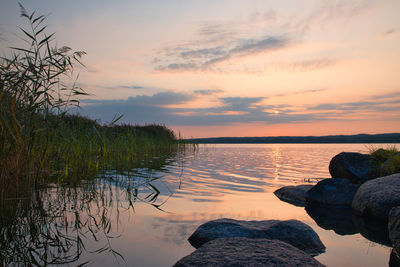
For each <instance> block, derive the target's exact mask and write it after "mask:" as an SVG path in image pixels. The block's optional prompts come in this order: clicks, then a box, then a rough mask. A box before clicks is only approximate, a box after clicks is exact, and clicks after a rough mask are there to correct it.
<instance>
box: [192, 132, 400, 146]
mask: <svg viewBox="0 0 400 267" xmlns="http://www.w3.org/2000/svg"><path fill="white" fill-rule="evenodd" d="M187 141H188V142H193V143H198V144H348V143H400V133H388V134H357V135H328V136H269V137H214V138H194V139H187Z"/></svg>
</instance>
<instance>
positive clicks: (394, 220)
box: [388, 207, 400, 256]
mask: <svg viewBox="0 0 400 267" xmlns="http://www.w3.org/2000/svg"><path fill="white" fill-rule="evenodd" d="M388 230H389V238H390V241H392V244H393V250H394V251H395V253H397V255H398V256H400V207H395V208H392V209H391V210H390V212H389V223H388Z"/></svg>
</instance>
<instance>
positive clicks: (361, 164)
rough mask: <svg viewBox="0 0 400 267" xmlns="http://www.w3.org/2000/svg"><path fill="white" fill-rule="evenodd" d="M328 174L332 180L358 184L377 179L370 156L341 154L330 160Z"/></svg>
mask: <svg viewBox="0 0 400 267" xmlns="http://www.w3.org/2000/svg"><path fill="white" fill-rule="evenodd" d="M329 172H330V174H331V176H332V177H334V178H346V179H348V180H349V181H351V182H352V183H355V184H360V183H364V182H366V181H368V180H370V179H374V178H376V177H377V173H376V171H375V169H374V168H373V160H372V158H371V156H370V155H367V154H360V153H354V152H342V153H340V154H338V155H336V156H334V157H333V158H332V159H331V162H330V163H329Z"/></svg>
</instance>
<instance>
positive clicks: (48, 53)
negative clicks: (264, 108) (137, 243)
mask: <svg viewBox="0 0 400 267" xmlns="http://www.w3.org/2000/svg"><path fill="white" fill-rule="evenodd" d="M20 10H21V17H22V18H23V19H25V20H26V21H27V23H28V27H27V28H26V29H24V28H20V29H21V31H22V34H23V36H24V37H23V40H24V41H25V43H26V46H25V47H11V50H10V53H9V57H1V58H0V188H1V189H0V190H1V192H0V194H1V196H0V201H1V203H3V201H4V200H5V198H18V197H23V196H21V194H22V193H21V192H25V191H26V190H23V189H20V188H31V187H35V186H36V185H38V184H46V183H48V182H50V181H51V182H57V183H68V184H76V183H79V182H80V181H81V180H90V179H95V178H96V177H98V176H99V175H100V174H101V173H105V172H107V171H109V170H116V171H119V172H127V171H130V170H131V169H132V166H133V165H134V163H135V162H136V161H138V160H142V161H143V160H144V161H146V160H148V159H150V158H152V157H157V156H158V155H159V154H162V153H165V152H167V151H171V150H177V149H180V148H181V147H182V145H183V144H182V142H180V141H179V140H177V138H176V137H175V135H174V133H173V132H172V131H171V130H169V129H168V128H166V127H165V126H162V125H147V126H134V125H116V122H117V120H114V121H113V122H112V123H110V124H108V125H100V124H99V123H98V122H97V121H95V120H91V119H89V118H85V117H83V116H80V115H72V114H70V110H71V107H76V106H79V97H80V96H82V95H86V93H85V91H84V90H83V89H82V88H79V87H78V86H76V80H77V76H78V75H77V74H76V73H75V72H74V69H75V68H76V66H78V65H83V64H82V63H81V57H82V56H83V55H84V54H85V52H83V51H76V52H74V51H72V49H71V48H69V47H66V46H63V47H61V48H59V47H57V46H55V45H53V43H54V40H55V39H54V38H55V34H54V33H51V34H47V33H46V25H45V21H46V17H45V16H36V15H35V13H34V12H33V13H30V14H29V13H28V12H27V11H26V9H25V8H24V7H23V6H22V5H21V4H20Z"/></svg>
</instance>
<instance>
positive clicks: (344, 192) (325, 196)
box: [306, 178, 358, 208]
mask: <svg viewBox="0 0 400 267" xmlns="http://www.w3.org/2000/svg"><path fill="white" fill-rule="evenodd" d="M357 188H358V186H357V185H355V184H352V183H351V182H350V181H349V180H347V179H343V178H329V179H324V180H322V181H319V182H318V183H317V184H316V185H315V186H314V187H313V188H311V189H310V190H309V191H308V192H307V193H306V201H307V203H309V204H311V205H319V206H322V207H337V208H340V207H350V206H351V203H352V201H353V197H354V194H355V193H356V191H357Z"/></svg>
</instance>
